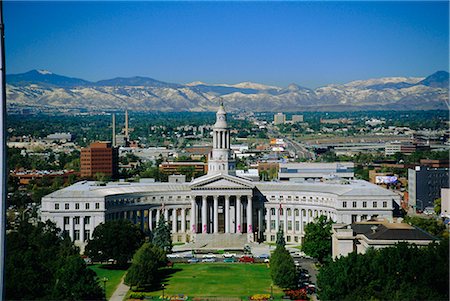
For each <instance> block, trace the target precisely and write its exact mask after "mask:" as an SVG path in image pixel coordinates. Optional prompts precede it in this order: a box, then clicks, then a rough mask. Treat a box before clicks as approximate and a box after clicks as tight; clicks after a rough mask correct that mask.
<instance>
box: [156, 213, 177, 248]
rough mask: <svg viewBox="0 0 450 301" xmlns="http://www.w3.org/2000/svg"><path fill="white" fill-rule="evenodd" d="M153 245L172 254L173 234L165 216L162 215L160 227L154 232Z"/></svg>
mask: <svg viewBox="0 0 450 301" xmlns="http://www.w3.org/2000/svg"><path fill="white" fill-rule="evenodd" d="M152 242H153V244H154V245H155V246H157V247H159V248H161V249H162V250H164V251H165V252H166V253H170V252H172V234H171V229H170V227H169V224H168V223H167V222H166V221H165V219H164V215H163V214H161V216H160V218H159V221H158V225H157V226H156V229H155V231H154V232H153V241H152Z"/></svg>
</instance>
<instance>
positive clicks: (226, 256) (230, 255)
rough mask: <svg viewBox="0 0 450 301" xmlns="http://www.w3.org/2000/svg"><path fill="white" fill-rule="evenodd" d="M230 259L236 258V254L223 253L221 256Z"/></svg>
mask: <svg viewBox="0 0 450 301" xmlns="http://www.w3.org/2000/svg"><path fill="white" fill-rule="evenodd" d="M232 257H236V253H228V252H227V253H224V254H223V258H232Z"/></svg>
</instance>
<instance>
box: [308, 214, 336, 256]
mask: <svg viewBox="0 0 450 301" xmlns="http://www.w3.org/2000/svg"><path fill="white" fill-rule="evenodd" d="M332 224H333V221H332V220H327V217H326V216H324V215H321V216H320V217H319V218H318V219H316V220H315V221H314V222H313V223H309V224H307V225H306V227H305V240H304V242H303V245H302V250H303V251H304V252H305V254H307V255H309V256H312V257H314V258H317V260H319V261H320V262H321V263H323V262H324V261H325V260H329V259H331V225H332Z"/></svg>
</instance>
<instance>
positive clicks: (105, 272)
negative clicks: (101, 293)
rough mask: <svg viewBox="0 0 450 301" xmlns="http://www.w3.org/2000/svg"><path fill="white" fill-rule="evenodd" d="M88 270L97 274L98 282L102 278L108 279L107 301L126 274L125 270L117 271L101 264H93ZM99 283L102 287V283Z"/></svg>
mask: <svg viewBox="0 0 450 301" xmlns="http://www.w3.org/2000/svg"><path fill="white" fill-rule="evenodd" d="M89 268H90V269H91V270H93V271H94V272H95V273H96V274H97V276H98V278H99V279H100V280H102V279H103V278H104V277H106V278H107V279H108V281H106V299H109V298H110V297H111V295H112V294H113V293H114V291H115V290H116V288H117V286H118V285H119V283H120V280H121V279H122V277H123V275H124V274H125V272H126V270H118V269H114V268H111V267H110V266H109V265H102V264H94V265H91V266H89ZM100 282H101V285H102V287H103V281H100Z"/></svg>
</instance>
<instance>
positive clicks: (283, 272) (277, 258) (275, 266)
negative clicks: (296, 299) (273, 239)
mask: <svg viewBox="0 0 450 301" xmlns="http://www.w3.org/2000/svg"><path fill="white" fill-rule="evenodd" d="M280 232H281V234H282V233H283V231H282V230H281V229H280V231H279V232H278V233H280ZM283 242H284V239H282V240H280V244H278V241H277V247H276V249H275V251H274V252H273V253H272V256H271V258H270V276H271V277H272V281H273V283H274V284H275V285H278V286H279V287H282V288H294V287H295V284H296V283H295V281H296V279H297V274H296V270H295V264H294V260H293V259H292V257H291V255H290V254H289V252H288V250H286V247H285V246H284V244H283Z"/></svg>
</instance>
